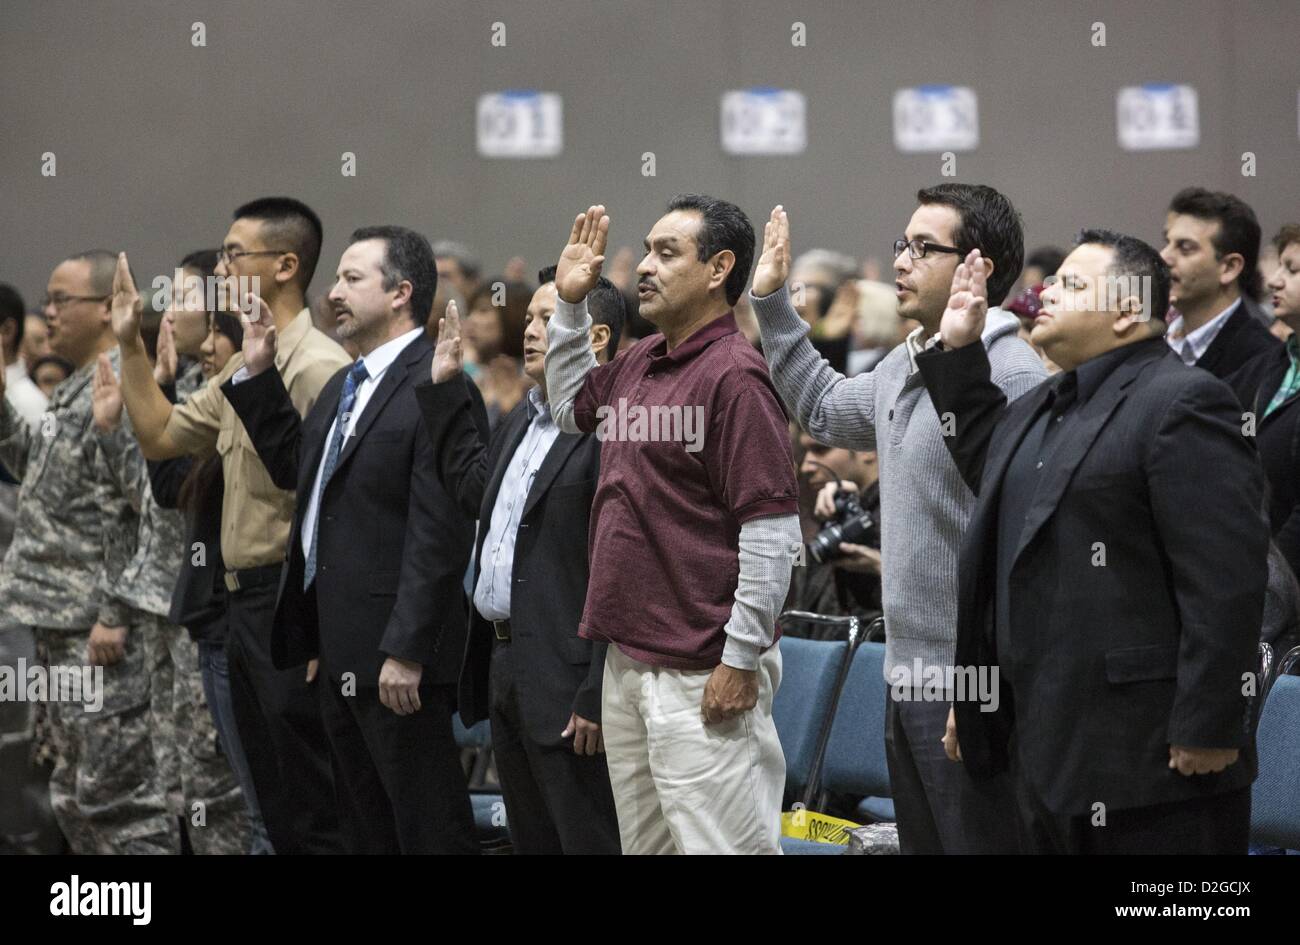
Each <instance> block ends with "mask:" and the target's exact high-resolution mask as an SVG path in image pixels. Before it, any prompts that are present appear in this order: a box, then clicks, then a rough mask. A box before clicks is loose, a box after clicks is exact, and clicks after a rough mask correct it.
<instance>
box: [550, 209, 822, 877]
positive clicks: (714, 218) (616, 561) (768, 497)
mask: <svg viewBox="0 0 1300 945" xmlns="http://www.w3.org/2000/svg"><path fill="white" fill-rule="evenodd" d="M608 233H609V218H608V217H607V216H606V215H605V208H604V207H603V206H594V207H591V208H590V209H589V210H588V211H587V212H586V213H582V214H579V215H578V218H577V219H576V220H575V221H574V224H573V230H572V232H571V233H570V236H569V243H568V245H567V246H566V247H565V248H564V253H563V255H561V257H560V261H559V264H558V268H557V271H556V276H555V287H556V290H557V292H558V294H559V299H558V301H557V305H556V310H555V314H554V316H552V318H551V321H550V324H549V325H548V326H547V329H548V333H549V334H550V337H551V345H550V348H549V350H548V352H547V355H546V384H547V390H548V392H550V395H551V410H552V412H553V414H554V416H555V421H556V423H557V424H558V425H559V426H560V428H561V429H562V430H565V431H566V432H572V433H577V432H584V433H591V432H594V433H595V434H596V435H597V437H598V438H599V439H600V440H601V467H600V480H599V483H598V485H597V488H596V497H595V501H594V503H593V505H592V514H591V536H590V540H589V545H590V548H589V551H590V560H591V577H590V581H589V583H588V590H587V599H586V606H585V608H584V611H583V616H582V624H581V626H580V628H579V633H580V634H581V635H582V636H584V637H588V638H591V639H595V640H604V641H608V642H609V643H612V644H614V645H613V646H611V647H610V648H609V652H608V655H607V656H606V660H605V678H604V689H603V697H602V706H601V719H602V724H603V726H604V734H605V751H606V756H607V758H608V761H609V776H610V782H611V785H612V787H613V789H614V803H615V807H616V808H617V812H618V822H619V833H620V835H621V839H622V845H623V852H624V853H673V852H677V853H778V852H780V844H779V838H780V814H781V794H782V790H783V788H784V784H785V758H784V756H783V755H782V753H781V744H780V742H779V741H778V739H777V735H776V727H775V725H774V724H773V722H772V697H773V695H774V694H775V692H776V689H777V686H778V685H779V684H780V680H781V654H780V650H779V649H778V647H777V646H776V644H775V635H776V617H777V614H778V612H779V609H780V606H781V603H782V601H783V600H784V599H785V594H786V590H787V589H788V586H789V583H790V564H791V553H792V551H793V550H794V549H796V548H798V546H799V541H800V533H799V523H798V515H797V511H796V486H795V477H794V463H793V459H792V457H791V453H790V440H789V435H788V433H787V428H786V419H785V415H784V413H783V412H782V410H781V406H780V403H779V401H778V400H777V395H776V391H775V390H774V389H773V387H772V383H771V380H770V379H769V377H768V373H767V365H766V363H765V362H764V361H763V358H762V356H761V355H759V354H758V352H756V351H755V350H754V349H753V348H752V347H751V346H750V345H749V343H748V342H747V341H746V340H745V338H744V336H743V335H741V334H740V333H739V332H738V331H737V329H736V321H735V317H734V315H733V314H732V311H731V307H732V306H733V305H734V304H735V303H736V300H737V299H739V298H740V295H741V293H742V292H743V291H744V289H745V284H746V282H747V281H748V280H749V272H750V268H751V266H752V264H753V258H754V230H753V227H752V226H751V225H750V222H749V220H748V219H747V218H746V217H745V214H744V213H743V212H741V210H740V208H739V207H736V206H735V205H734V204H730V203H727V202H726V201H723V200H717V199H714V198H712V197H705V196H701V195H683V196H679V197H675V198H673V200H672V201H671V202H670V203H669V205H668V212H667V213H666V214H665V215H664V216H663V217H661V218H660V219H659V221H658V222H657V223H656V224H655V225H654V228H653V229H652V230H651V231H650V234H649V235H648V236H647V237H646V239H645V247H646V254H645V257H644V258H643V259H642V260H641V263H640V265H639V266H638V267H637V275H638V290H639V295H640V301H641V306H640V308H641V314H642V315H644V316H645V317H646V318H647V319H648V320H650V321H651V322H652V323H654V324H655V325H656V326H657V327H658V328H659V334H655V335H652V336H651V337H649V338H645V339H643V340H642V341H640V342H638V343H637V344H636V345H635V346H634V347H632V348H631V349H629V350H628V351H626V352H625V353H624V354H622V355H621V356H620V357H618V358H616V359H615V360H613V361H611V362H609V363H608V364H605V365H601V366H599V367H598V366H597V364H596V359H595V358H594V357H593V356H592V355H591V349H590V345H589V344H587V342H586V340H585V339H586V338H587V329H588V327H589V325H590V323H591V320H590V318H589V316H588V315H587V308H586V296H587V293H588V292H589V291H590V290H591V289H592V287H594V286H595V284H596V280H597V278H598V277H599V276H600V269H601V265H602V264H603V262H604V259H605V257H604V252H605V242H606V239H607V235H608Z"/></svg>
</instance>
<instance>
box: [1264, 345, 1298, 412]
mask: <svg viewBox="0 0 1300 945" xmlns="http://www.w3.org/2000/svg"><path fill="white" fill-rule="evenodd" d="M1286 353H1287V357H1288V358H1290V359H1291V366H1290V367H1288V368H1287V369H1286V376H1285V377H1283V378H1282V386H1280V387H1279V388H1278V389H1277V393H1275V394H1274V395H1273V399H1272V400H1270V401H1269V402H1268V406H1267V407H1265V408H1264V416H1265V417H1267V416H1268V415H1269V414H1270V413H1272V412H1273V411H1274V410H1276V409H1277V408H1278V407H1281V406H1282V405H1283V404H1284V403H1286V402H1287V401H1288V400H1290V399H1291V398H1292V397H1294V396H1295V395H1296V394H1297V393H1300V337H1297V336H1296V335H1295V334H1294V333H1292V334H1291V335H1288V336H1287V339H1286ZM1260 419H1261V420H1262V419H1263V417H1261V418H1260Z"/></svg>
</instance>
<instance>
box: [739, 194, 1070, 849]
mask: <svg viewBox="0 0 1300 945" xmlns="http://www.w3.org/2000/svg"><path fill="white" fill-rule="evenodd" d="M917 200H918V201H919V202H920V206H919V207H917V209H916V212H915V213H913V214H912V219H911V221H910V222H909V223H908V225H907V230H906V231H905V233H904V235H903V238H902V239H899V240H897V241H896V242H895V243H894V272H895V276H896V287H897V295H898V314H899V315H900V316H902V317H903V318H914V319H916V320H917V321H919V322H920V323H921V327H920V328H918V329H916V330H915V331H914V332H912V334H910V335H909V336H908V337H907V339H906V340H905V341H904V342H903V343H902V344H900V345H899V346H898V347H897V348H895V349H894V350H893V351H891V352H890V353H889V354H888V355H887V356H886V357H885V358H884V359H883V360H882V361H881V362H880V363H879V364H878V365H877V366H876V367H875V368H874V369H873V370H871V371H869V372H867V373H865V374H858V375H855V376H854V377H849V378H846V377H844V376H843V375H842V374H840V373H838V372H837V371H835V370H834V369H833V368H832V367H831V366H830V365H829V364H827V362H826V361H825V360H824V359H823V358H821V357H820V356H819V355H818V354H817V352H816V350H814V348H813V346H812V345H811V344H810V343H809V341H808V339H807V337H806V336H807V333H808V325H807V324H806V323H804V322H803V321H802V320H801V319H800V318H799V316H798V315H797V314H796V313H795V310H794V308H793V307H792V306H791V304H790V294H789V290H787V288H786V286H785V281H786V279H787V277H788V276H789V269H790V259H791V249H790V222H789V218H788V217H787V215H786V213H785V211H784V209H782V208H781V207H779V206H778V207H776V208H775V209H773V211H772V215H771V218H770V219H769V221H768V223H767V225H766V228H765V230H764V235H763V254H762V256H761V258H760V259H759V261H758V265H757V267H756V268H755V271H754V283H753V289H752V291H751V294H750V304H751V305H752V306H753V309H754V314H755V315H756V316H757V317H758V323H759V328H760V329H761V331H762V336H763V353H764V355H765V356H766V358H767V361H768V366H769V368H770V369H771V373H772V380H773V381H774V382H775V383H776V388H777V390H778V391H779V392H780V394H781V398H782V400H784V402H785V404H786V407H787V408H788V409H789V411H790V412H791V414H792V415H794V416H797V417H798V419H799V423H800V424H801V425H802V426H803V428H804V429H805V430H807V431H808V432H809V433H810V434H811V435H812V437H813V438H814V439H815V440H817V441H818V442H821V443H825V444H827V445H828V446H838V447H843V448H845V449H852V450H875V451H876V452H877V455H878V458H879V463H880V480H879V481H880V508H881V512H880V514H881V528H882V538H883V544H882V547H881V563H882V573H881V591H882V595H881V596H882V607H883V609H884V614H885V633H886V654H885V678H886V679H887V680H888V681H889V683H890V698H889V702H888V705H887V709H886V716H885V746H886V754H887V757H888V760H889V777H890V782H891V784H892V786H893V792H894V809H895V812H896V816H897V820H898V834H899V842H900V845H901V847H902V852H904V853H1003V852H1014V851H1015V850H1016V849H1017V847H1018V843H1017V838H1016V831H1015V829H1014V823H1015V820H1014V816H1015V805H1014V800H1013V797H1012V794H1011V791H1010V788H1009V785H1008V783H1007V782H1006V779H1005V778H1003V779H998V780H994V781H990V782H983V783H980V782H976V781H974V780H973V779H972V778H971V777H970V775H969V774H968V773H967V772H966V771H965V770H964V769H962V767H961V766H960V765H954V764H952V763H950V762H949V761H948V759H947V756H946V755H945V753H944V748H943V744H942V739H943V736H944V733H945V731H946V727H947V719H948V708H949V702H950V700H951V699H952V698H953V696H954V693H952V692H949V691H946V690H945V691H943V692H938V691H936V687H933V686H931V687H928V688H927V687H926V686H925V685H924V684H925V682H926V681H927V679H929V678H933V676H934V674H938V673H942V674H944V675H943V678H944V679H945V680H946V679H949V678H952V677H951V676H949V674H948V671H949V669H950V667H951V666H952V663H953V657H954V654H955V648H956V624H957V562H958V552H959V544H960V539H961V534H962V532H963V531H964V530H965V527H966V523H967V520H968V519H969V517H970V512H971V508H972V507H973V504H974V497H973V496H972V494H971V492H970V490H969V489H968V488H967V486H966V484H965V483H964V482H963V481H962V478H961V474H960V473H959V472H958V470H957V467H956V465H955V464H954V463H953V461H952V459H951V457H950V456H949V454H948V451H947V448H946V447H945V446H944V435H945V433H946V432H947V427H948V426H951V422H945V418H942V417H940V416H939V415H938V414H937V413H936V412H935V410H934V408H933V406H932V405H931V403H930V397H929V395H928V394H927V393H926V390H925V385H924V384H923V383H922V380H921V375H920V374H919V373H918V372H917V368H916V356H917V354H919V353H920V352H921V351H923V350H925V349H926V348H927V347H929V346H930V345H932V344H933V343H934V340H935V338H936V337H937V332H938V331H939V323H940V320H941V319H942V317H943V311H944V308H945V306H946V305H947V302H948V295H949V290H950V289H951V286H952V277H953V272H954V271H955V270H956V268H957V264H958V263H959V262H960V261H961V259H962V257H963V256H964V255H965V254H966V253H967V252H968V251H969V250H971V249H973V248H976V247H978V248H979V249H980V251H981V252H982V253H983V255H984V256H985V257H986V258H989V259H991V261H992V263H993V269H992V275H991V276H990V277H989V301H990V302H991V303H993V304H997V303H1000V302H1001V301H1002V299H1003V298H1004V297H1005V296H1006V294H1007V291H1008V290H1009V289H1010V288H1011V286H1012V285H1014V284H1015V281H1016V277H1017V276H1018V275H1019V273H1020V268H1021V266H1022V264H1023V261H1024V237H1023V234H1022V228H1021V223H1020V217H1019V214H1017V213H1016V211H1015V209H1014V208H1013V207H1012V206H1011V203H1010V202H1009V201H1008V200H1007V199H1006V197H1004V196H1003V195H1002V194H1000V193H998V192H997V191H996V190H994V189H993V188H991V187H985V186H981V185H972V184H940V185H939V186H937V187H929V188H926V189H923V190H921V191H920V192H918V193H917ZM1018 324H1019V323H1018V321H1017V320H1016V319H1015V318H1014V317H1012V316H1010V315H1007V314H1005V313H1003V312H1001V311H999V310H998V309H996V308H995V309H993V310H991V311H990V313H989V319H988V322H987V328H986V329H985V331H984V335H983V342H984V345H985V347H986V348H987V349H988V355H989V361H990V363H991V364H992V374H993V381H994V383H996V384H997V385H998V386H999V387H1000V388H1001V389H1002V390H1003V391H1004V392H1005V393H1006V395H1007V398H1008V400H1014V399H1015V398H1016V397H1019V396H1020V395H1021V394H1023V393H1025V392H1026V391H1028V390H1029V389H1031V388H1033V387H1034V386H1036V385H1037V384H1038V383H1039V382H1040V381H1041V380H1042V379H1043V377H1044V376H1045V372H1044V370H1043V366H1042V362H1041V361H1040V360H1039V358H1038V356H1037V355H1036V354H1034V352H1033V349H1032V348H1030V347H1029V345H1027V344H1026V343H1025V342H1024V341H1022V340H1021V339H1020V338H1018V337H1017V335H1016V330H1017V327H1018Z"/></svg>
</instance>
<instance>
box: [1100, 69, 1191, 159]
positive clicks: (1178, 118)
mask: <svg viewBox="0 0 1300 945" xmlns="http://www.w3.org/2000/svg"><path fill="white" fill-rule="evenodd" d="M1115 109H1116V122H1117V127H1118V129H1119V146H1120V147H1121V148H1123V149H1124V150H1125V151H1160V150H1166V149H1169V148H1194V147H1196V146H1197V144H1199V143H1200V140H1201V132H1200V122H1199V119H1198V117H1197V110H1196V89H1194V88H1192V87H1191V86H1190V85H1174V84H1171V83H1161V82H1149V83H1147V84H1146V85H1130V86H1127V87H1125V88H1122V89H1120V90H1119V95H1118V96H1117V97H1116V100H1115Z"/></svg>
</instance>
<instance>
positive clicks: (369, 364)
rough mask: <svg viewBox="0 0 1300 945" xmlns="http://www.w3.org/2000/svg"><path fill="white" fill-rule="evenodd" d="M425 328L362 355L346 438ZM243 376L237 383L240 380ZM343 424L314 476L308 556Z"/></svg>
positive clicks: (305, 525) (305, 544)
mask: <svg viewBox="0 0 1300 945" xmlns="http://www.w3.org/2000/svg"><path fill="white" fill-rule="evenodd" d="M423 332H424V326H420V327H419V328H412V329H411V330H410V331H408V332H407V333H406V334H404V335H399V336H397V337H396V338H394V339H393V340H392V341H385V342H384V343H383V344H382V345H380V346H379V347H378V348H376V349H375V350H374V351H371V352H370V353H369V354H367V355H365V356H364V357H361V358H358V359H357V360H358V361H361V362H362V363H364V364H365V366H366V379H365V380H364V381H362V382H361V386H360V387H358V388H357V399H356V402H355V403H354V404H353V405H352V412H351V413H349V414H348V417H347V427H346V429H344V431H343V442H345V443H346V442H347V438H348V437H350V436H351V435H352V434H353V433H355V432H356V429H357V421H358V420H359V419H360V418H361V414H362V413H363V412H365V409H366V404H368V403H370V395H371V394H373V393H374V392H375V388H376V387H378V386H379V382H380V381H381V380H383V378H384V374H385V373H386V372H387V371H388V368H389V366H390V365H391V364H392V363H393V362H394V361H395V360H397V356H398V355H399V354H401V353H402V351H403V350H404V349H405V348H406V346H407V345H409V344H410V343H411V342H412V341H414V340H415V339H416V338H419V337H420V335H421V334H422V333H423ZM239 380H240V379H239V378H236V379H235V383H236V384H238V383H239ZM338 425H339V421H338V417H335V418H334V422H333V423H331V424H330V430H329V433H327V434H326V435H325V449H323V450H322V451H321V454H320V465H318V466H317V467H316V478H315V479H313V480H312V486H311V498H310V499H309V500H308V502H307V512H306V514H305V515H304V516H303V520H302V554H303V557H304V558H308V557H310V556H311V539H312V536H313V535H315V534H316V516H317V513H318V512H319V510H320V485H321V477H322V476H323V475H324V474H325V460H326V459H327V458H328V456H329V443H330V440H332V439H334V429H335V427H337V426H338Z"/></svg>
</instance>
